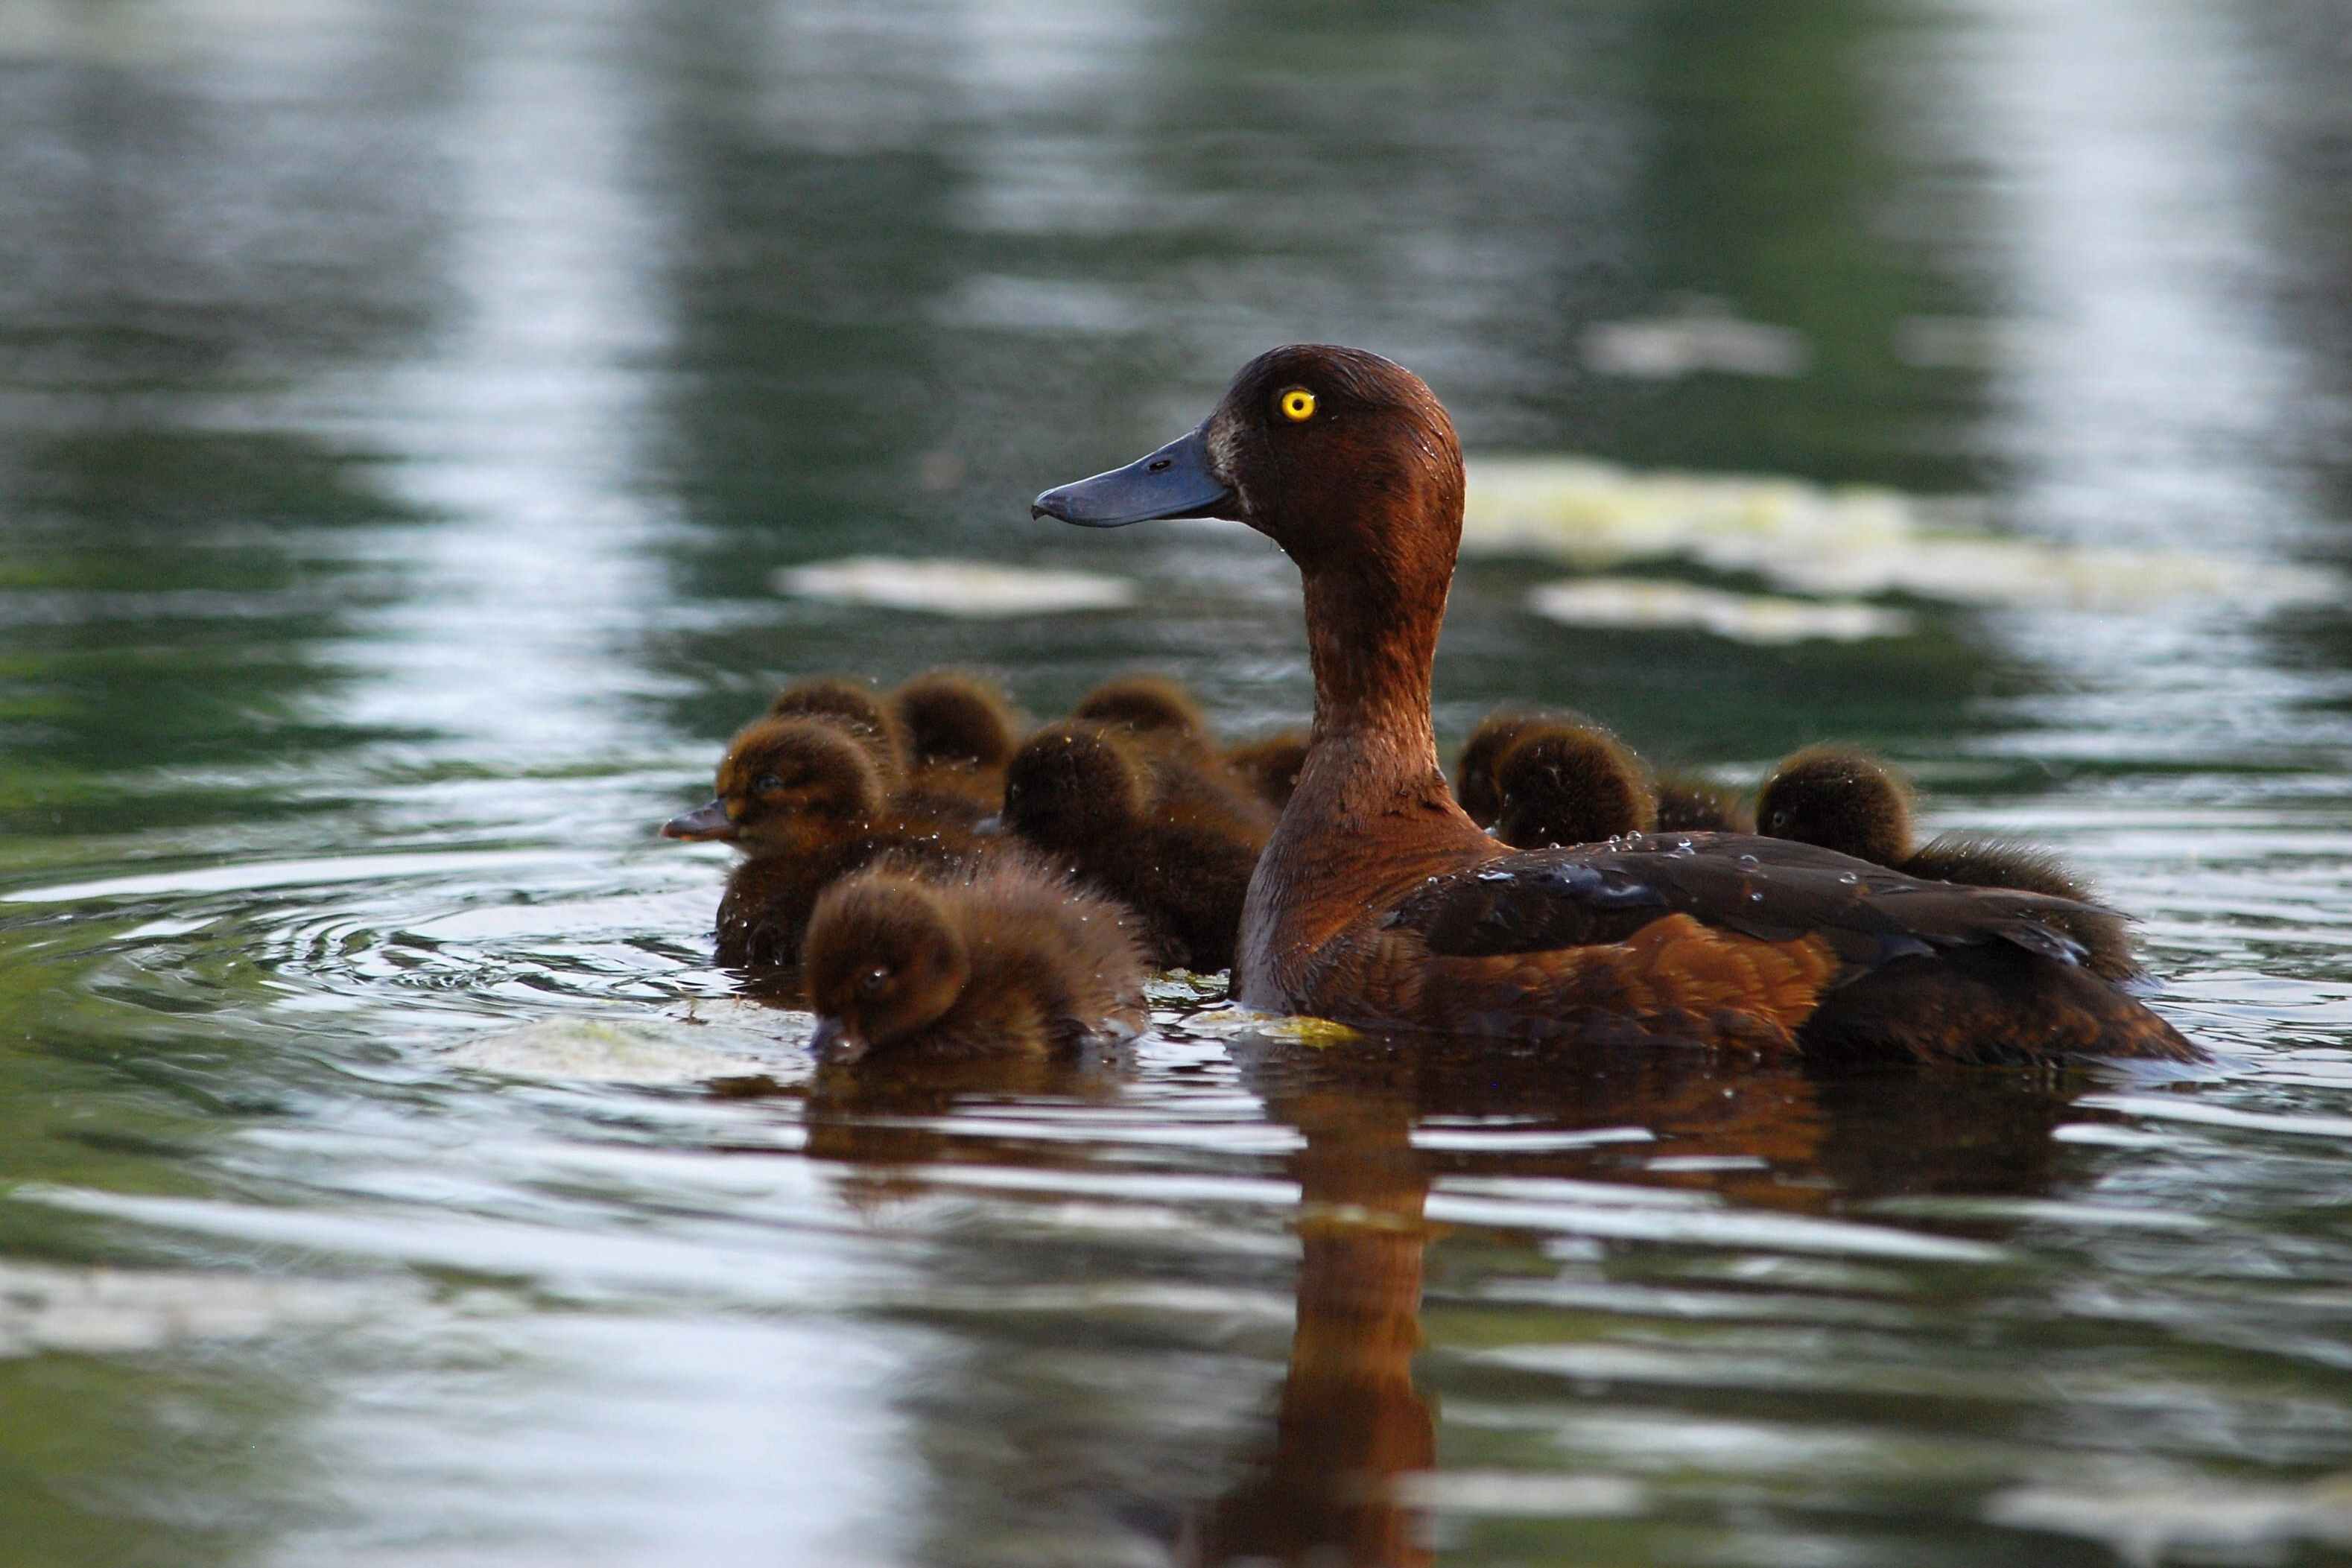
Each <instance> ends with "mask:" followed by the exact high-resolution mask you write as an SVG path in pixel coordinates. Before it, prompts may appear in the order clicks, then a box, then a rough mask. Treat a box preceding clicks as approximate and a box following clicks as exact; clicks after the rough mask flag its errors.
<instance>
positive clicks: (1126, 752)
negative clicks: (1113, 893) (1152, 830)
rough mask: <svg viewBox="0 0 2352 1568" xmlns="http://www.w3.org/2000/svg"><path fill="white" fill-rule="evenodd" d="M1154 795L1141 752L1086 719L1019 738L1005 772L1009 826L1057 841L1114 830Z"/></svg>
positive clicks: (1027, 834) (1032, 836)
mask: <svg viewBox="0 0 2352 1568" xmlns="http://www.w3.org/2000/svg"><path fill="white" fill-rule="evenodd" d="M1149 804H1150V780H1149V777H1148V775H1147V773H1146V770H1145V767H1144V763H1143V760H1142V758H1139V757H1138V756H1137V755H1136V754H1135V750H1134V747H1132V745H1130V744H1129V742H1128V741H1127V740H1126V739H1125V738H1124V737H1121V736H1120V735H1118V733H1117V732H1116V731H1114V730H1111V729H1109V728H1108V727H1105V726H1103V725H1099V724H1094V723H1090V722H1087V721H1084V720H1074V721H1072V722H1069V723H1066V724H1056V725H1049V726H1047V727H1045V728H1044V729H1041V730H1039V731H1038V732H1037V733H1036V734H1034V735H1033V736H1031V737H1029V738H1028V739H1027V740H1025V741H1024V742H1022V743H1021V749H1020V750H1018V751H1016V752H1014V753H1013V763H1012V766H1011V767H1010V768H1007V769H1006V770H1005V774H1004V825H1005V826H1006V827H1008V828H1010V829H1012V830H1013V831H1014V832H1016V833H1019V834H1020V835H1022V836H1023V837H1024V838H1026V839H1028V840H1029V841H1032V842H1034V843H1038V844H1044V845H1048V846H1054V847H1059V846H1062V845H1066V844H1069V843H1071V842H1073V841H1079V840H1087V839H1091V838H1092V837H1093V836H1095V835H1097V834H1106V833H1116V832H1118V831H1120V830H1121V829H1123V828H1126V827H1129V826H1131V825H1132V824H1133V823H1135V822H1137V821H1139V820H1141V818H1142V817H1143V815H1144V812H1145V810H1146V809H1147V807H1148V806H1149Z"/></svg>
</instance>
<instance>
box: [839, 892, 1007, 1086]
mask: <svg viewBox="0 0 2352 1568" xmlns="http://www.w3.org/2000/svg"><path fill="white" fill-rule="evenodd" d="M801 973H802V977H803V980H804V982H805V983H806V985H807V987H808V998H809V1006H810V1007H811V1008H813V1009H815V1012H816V1016H817V1028H816V1036H815V1038H814V1040H813V1041H812V1042H811V1043H812V1044H813V1045H814V1047H815V1048H816V1049H817V1051H819V1052H820V1053H821V1054H823V1055H824V1056H826V1057H828V1058H830V1059H832V1060H835V1061H855V1060H856V1059H857V1058H858V1057H861V1056H863V1055H865V1054H866V1052H867V1051H872V1050H876V1049H877V1048H887V1047H889V1046H892V1045H895V1044H898V1043H899V1042H901V1041H903V1040H906V1039H907V1038H908V1036H910V1035H914V1034H916V1033H918V1032H919V1031H920V1030H922V1029H924V1028H925V1027H926V1026H927V1025H929V1024H931V1023H933V1022H935V1021H937V1020H938V1019H939V1018H940V1015H941V1014H943V1013H945V1012H946V1011H947V1010H948V1009H950V1007H953V1006H954V1005H955V1000H956V998H958V997H959V996H961V995H962V994H963V988H964V986H965V985H966V984H967V983H968V982H969V981H970V980H971V952H970V949H969V948H968V947H967V946H965V943H964V939H963V936H962V933H961V931H960V930H959V929H958V928H957V925H956V922H955V920H954V918H953V916H952V915H950V912H949V910H948V908H947V905H946V904H944V903H943V902H942V901H941V900H940V895H939V894H938V893H937V892H935V891H933V890H932V889H930V888H929V887H926V886H924V885H923V884H922V883H919V882H918V881H916V880H915V879H913V878H912V877H907V876H897V875H890V874H887V873H877V874H872V875H866V876H856V877H851V878H849V879H847V880H846V881H843V882H837V883H834V884H833V885H832V886H831V887H829V888H826V889H825V890H824V893H823V894H821V895H819V897H818V899H817V901H816V907H815V909H814V911H812V912H811V914H810V915H809V926H808V936H806V938H804V939H803V943H802V946H801Z"/></svg>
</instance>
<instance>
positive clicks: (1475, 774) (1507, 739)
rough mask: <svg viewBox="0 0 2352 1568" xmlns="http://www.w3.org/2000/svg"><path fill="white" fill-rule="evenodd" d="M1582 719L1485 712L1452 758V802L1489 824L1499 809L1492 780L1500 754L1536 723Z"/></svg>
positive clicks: (1514, 711) (1498, 796)
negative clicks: (1457, 753)
mask: <svg viewBox="0 0 2352 1568" xmlns="http://www.w3.org/2000/svg"><path fill="white" fill-rule="evenodd" d="M1585 722H1586V721H1585V719H1584V717H1583V716H1581V715H1579V714H1572V713H1523V712H1520V711H1519V710H1517V709H1515V708H1498V709H1496V711H1495V712H1493V713H1490V714H1488V715H1487V716H1486V717H1485V718H1482V719H1480V720H1479V721H1478V727H1477V728H1475V729H1474V730H1472V731H1471V732H1470V738H1469V739H1467V740H1465V741H1464V742H1463V743H1462V755H1461V756H1460V757H1459V758H1456V759H1455V761H1454V804H1455V805H1457V806H1460V807H1461V808H1462V811H1463V814H1464V815H1465V816H1466V817H1468V818H1469V819H1470V820H1471V821H1474V822H1475V823H1477V824H1478V825H1479V826H1480V827H1482V828H1491V827H1493V826H1494V825H1495V819H1496V816H1498V815H1499V814H1501V812H1502V810H1503V792H1502V789H1501V787H1500V786H1499V785H1497V784H1496V781H1495V765H1496V763H1498V762H1500V761H1502V759H1503V753H1505V752H1507V751H1508V750H1510V749H1511V747H1514V746H1517V744H1518V743H1519V740H1520V738H1521V737H1524V736H1526V735H1527V734H1528V731H1530V730H1532V729H1534V728H1536V727H1538V726H1539V725H1549V724H1583V723H1585Z"/></svg>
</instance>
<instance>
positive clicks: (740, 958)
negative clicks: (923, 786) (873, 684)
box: [661, 718, 990, 967]
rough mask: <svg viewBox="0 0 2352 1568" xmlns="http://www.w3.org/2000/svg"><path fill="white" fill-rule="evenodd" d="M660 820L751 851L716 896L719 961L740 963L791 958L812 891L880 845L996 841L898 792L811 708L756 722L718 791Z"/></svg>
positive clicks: (947, 860) (975, 849) (665, 830)
mask: <svg viewBox="0 0 2352 1568" xmlns="http://www.w3.org/2000/svg"><path fill="white" fill-rule="evenodd" d="M661 831H662V836H663V837H665V838H671V839H712V840H719V841H725V842H728V843H731V844H733V845H735V846H736V847H737V848H738V849H740V850H742V851H744V852H745V853H746V855H747V856H748V858H747V859H746V860H745V861H744V862H743V863H742V864H740V865H739V866H737V867H736V868H735V873H734V874H733V875H732V876H730V878H728V881H727V892H726V894H725V896H723V897H722V898H721V899H720V900H719V924H718V936H719V944H718V947H719V962H720V963H721V964H725V965H729V966H730V967H754V966H768V965H784V964H790V963H792V962H793V959H794V958H795V956H797V955H798V953H799V951H800V943H801V936H802V933H803V930H804V929H805V928H806V925H807V923H808V916H809V911H810V909H811V908H812V907H813V906H814V904H815V903H816V899H817V895H818V894H821V893H823V892H824V889H825V888H826V887H827V886H828V885H830V884H831V883H834V882H835V881H836V880H837V879H839V878H840V877H842V876H845V875H846V874H847V873H850V872H853V871H856V870H857V869H858V868H859V867H861V866H864V865H866V864H867V863H868V862H872V861H873V860H875V859H876V858H877V856H880V855H883V854H886V853H896V854H899V855H903V856H908V857H911V858H913V859H916V860H919V861H924V862H933V863H940V864H956V863H961V862H964V861H967V860H971V859H974V858H978V857H981V856H983V855H985V854H986V853H987V852H988V850H989V847H990V846H989V841H985V840H982V839H979V838H976V837H974V836H973V834H972V833H971V828H970V825H969V821H968V820H964V819H961V818H959V817H958V816H957V815H956V814H955V813H953V812H951V811H950V812H940V811H937V810H929V809H927V808H926V807H925V805H924V804H923V803H922V802H921V801H919V800H908V798H907V797H906V796H904V795H903V794H902V795H900V796H897V797H893V796H892V795H891V794H890V792H889V790H888V789H887V786H886V785H885V784H884V781H883V777H882V771H881V769H880V768H878V767H877V766H876V764H875V761H874V758H873V754H872V752H871V751H870V750H869V749H868V748H867V747H866V746H865V745H862V744H861V743H860V741H859V738H858V737H856V736H854V735H852V734H850V733H848V732H847V731H846V730H845V729H844V728H842V727H840V726H838V725H835V724H830V723H827V722H825V721H824V720H823V719H815V718H763V719H761V720H759V721H757V722H755V723H753V724H752V725H751V726H749V727H747V728H745V729H744V730H743V731H742V732H741V733H740V734H739V735H737V736H736V737H735V738H734V739H733V740H732V741H731V742H730V743H729V745H728V747H727V756H726V758H724V759H723V760H722V761H721V762H720V763H719V793H718V796H717V798H716V799H714V800H711V801H709V803H708V804H706V805H703V806H699V807H698V808H696V809H695V810H691V811H688V812H685V813H684V814H682V815H680V816H677V817H673V818H671V819H670V820H669V821H667V822H666V823H664V824H663V825H662V830H661Z"/></svg>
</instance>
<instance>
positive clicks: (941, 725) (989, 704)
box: [890, 670, 1019, 768]
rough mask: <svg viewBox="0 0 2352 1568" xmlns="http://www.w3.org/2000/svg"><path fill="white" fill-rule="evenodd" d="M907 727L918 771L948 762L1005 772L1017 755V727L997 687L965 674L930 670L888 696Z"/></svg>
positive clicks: (910, 750)
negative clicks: (1007, 764)
mask: <svg viewBox="0 0 2352 1568" xmlns="http://www.w3.org/2000/svg"><path fill="white" fill-rule="evenodd" d="M890 702H891V706H894V707H895V708H897V710H898V718H899V721H900V723H901V724H903V725H904V726H905V728H906V735H907V750H908V758H910V759H911V760H912V761H913V762H914V763H916V764H917V765H918V766H921V765H923V764H927V763H948V764H950V765H954V766H960V767H967V768H1002V767H1003V766H1004V761H1005V758H1009V757H1011V756H1012V755H1013V746H1014V745H1015V744H1016V735H1017V732H1018V728H1019V727H1018V726H1017V725H1016V724H1015V723H1014V721H1013V707H1012V705H1011V704H1010V703H1008V702H1006V701H1005V700H1004V694H1003V692H1000V691H998V690H997V689H996V686H995V685H994V684H993V683H992V682H990V681H988V680H986V679H984V678H982V676H979V675H974V674H967V673H966V672H964V671H961V670H930V671H928V672H926V673H924V674H919V675H917V676H915V677H914V678H913V679H912V680H909V681H908V682H906V683H905V684H903V685H900V686H899V687H898V690H897V691H895V692H893V693H892V694H891V695H890Z"/></svg>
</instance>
